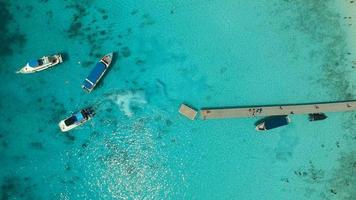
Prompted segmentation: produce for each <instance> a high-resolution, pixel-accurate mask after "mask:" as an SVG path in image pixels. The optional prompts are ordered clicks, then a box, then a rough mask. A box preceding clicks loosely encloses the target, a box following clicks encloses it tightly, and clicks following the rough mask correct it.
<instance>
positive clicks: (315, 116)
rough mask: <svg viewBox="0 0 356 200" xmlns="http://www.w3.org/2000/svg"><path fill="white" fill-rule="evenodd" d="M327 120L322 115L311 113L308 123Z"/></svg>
mask: <svg viewBox="0 0 356 200" xmlns="http://www.w3.org/2000/svg"><path fill="white" fill-rule="evenodd" d="M326 118H328V116H326V115H325V114H324V113H311V114H309V121H320V120H324V119H326Z"/></svg>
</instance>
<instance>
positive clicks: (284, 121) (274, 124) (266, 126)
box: [256, 115, 290, 131]
mask: <svg viewBox="0 0 356 200" xmlns="http://www.w3.org/2000/svg"><path fill="white" fill-rule="evenodd" d="M289 123H290V119H289V117H288V116H287V115H282V116H271V117H266V118H264V119H262V120H260V121H259V122H258V124H257V126H256V130H257V131H266V130H271V129H274V128H278V127H281V126H286V125H288V124H289Z"/></svg>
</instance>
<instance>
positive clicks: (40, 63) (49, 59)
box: [16, 54, 63, 74]
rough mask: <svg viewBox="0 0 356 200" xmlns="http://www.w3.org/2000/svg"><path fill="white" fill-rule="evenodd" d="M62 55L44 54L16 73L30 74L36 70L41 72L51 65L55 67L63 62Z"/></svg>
mask: <svg viewBox="0 0 356 200" xmlns="http://www.w3.org/2000/svg"><path fill="white" fill-rule="evenodd" d="M62 62H63V59H62V55H61V54H55V55H52V56H43V57H42V58H39V59H32V60H30V61H29V62H28V63H27V64H26V65H25V66H24V67H23V68H21V69H20V70H18V71H17V72H16V73H21V74H29V73H34V72H39V71H42V70H45V69H48V68H50V67H53V66H55V65H57V64H59V63H62Z"/></svg>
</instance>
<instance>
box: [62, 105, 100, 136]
mask: <svg viewBox="0 0 356 200" xmlns="http://www.w3.org/2000/svg"><path fill="white" fill-rule="evenodd" d="M94 115H95V112H94V110H93V109H92V108H84V109H82V110H80V111H78V112H76V113H74V114H73V115H72V116H70V117H68V118H66V119H64V120H62V121H60V122H59V124H58V126H59V128H60V129H61V131H62V132H67V131H69V130H71V129H73V128H75V127H78V126H80V125H82V124H84V123H85V122H87V121H89V120H90V119H91V118H93V117H94Z"/></svg>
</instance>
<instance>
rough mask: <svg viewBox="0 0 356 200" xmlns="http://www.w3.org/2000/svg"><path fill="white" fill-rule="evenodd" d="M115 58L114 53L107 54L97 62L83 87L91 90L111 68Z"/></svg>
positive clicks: (88, 90)
mask: <svg viewBox="0 0 356 200" xmlns="http://www.w3.org/2000/svg"><path fill="white" fill-rule="evenodd" d="M112 58H113V53H109V54H106V55H105V56H104V57H102V58H101V59H100V61H99V62H98V63H96V65H95V67H94V69H93V70H92V71H91V72H90V74H89V75H88V77H87V78H86V79H85V80H84V82H83V84H82V88H83V89H84V90H85V91H87V92H91V91H92V90H93V89H94V87H95V86H96V84H97V83H98V82H99V81H100V79H101V77H103V75H104V74H105V72H106V70H107V69H108V68H109V66H110V64H111V61H112Z"/></svg>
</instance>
